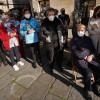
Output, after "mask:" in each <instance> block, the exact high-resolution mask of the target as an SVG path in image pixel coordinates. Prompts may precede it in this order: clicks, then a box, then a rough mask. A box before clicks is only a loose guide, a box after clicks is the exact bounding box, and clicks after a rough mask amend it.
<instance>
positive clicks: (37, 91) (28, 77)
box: [0, 30, 100, 100]
mask: <svg viewBox="0 0 100 100" xmlns="http://www.w3.org/2000/svg"><path fill="white" fill-rule="evenodd" d="M69 32H70V35H69V37H70V38H71V37H72V36H71V30H69ZM69 40H70V39H69ZM27 49H28V48H26V50H25V52H27ZM41 51H43V50H41ZM28 53H29V52H28ZM28 53H27V54H28ZM64 54H65V57H66V58H65V59H64V63H63V68H64V72H63V73H62V74H61V73H59V72H58V70H57V68H55V70H54V74H53V75H49V74H47V73H46V72H45V71H46V70H47V67H46V66H47V64H46V63H45V62H46V60H47V59H46V57H44V58H42V61H43V62H44V63H45V66H43V68H42V67H40V66H38V67H37V68H36V69H34V68H33V67H32V66H31V60H30V59H28V60H25V59H22V58H21V60H22V61H23V62H24V63H25V66H23V67H20V70H19V71H17V72H15V71H14V70H13V68H12V67H11V66H10V65H8V66H6V67H5V66H2V67H1V68H0V100H85V97H84V93H83V84H82V83H79V84H78V85H76V84H75V82H74V76H73V71H72V70H71V68H70V67H69V66H68V65H66V63H67V62H68V61H69V59H70V51H69V50H65V53H64ZM42 55H45V53H44V52H43V54H42ZM43 69H45V71H44V70H43ZM78 76H81V75H78ZM94 100H100V98H99V97H97V96H95V95H94Z"/></svg>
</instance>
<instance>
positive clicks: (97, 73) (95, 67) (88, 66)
mask: <svg viewBox="0 0 100 100" xmlns="http://www.w3.org/2000/svg"><path fill="white" fill-rule="evenodd" d="M83 65H84V66H83ZM78 69H79V71H80V72H81V74H82V76H83V78H84V87H85V88H86V89H87V90H89V91H91V89H92V87H91V77H92V73H91V70H92V71H93V74H94V79H95V83H94V84H95V85H97V84H100V64H99V63H97V62H96V61H91V62H90V63H88V62H86V61H84V63H82V67H81V66H80V67H78Z"/></svg>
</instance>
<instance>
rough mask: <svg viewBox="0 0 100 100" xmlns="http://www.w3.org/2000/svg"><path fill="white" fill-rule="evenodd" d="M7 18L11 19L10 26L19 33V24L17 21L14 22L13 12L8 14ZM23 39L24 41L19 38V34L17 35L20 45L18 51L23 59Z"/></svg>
mask: <svg viewBox="0 0 100 100" xmlns="http://www.w3.org/2000/svg"><path fill="white" fill-rule="evenodd" d="M9 17H10V19H11V21H10V22H11V24H13V25H14V26H15V27H16V28H17V30H18V32H19V33H20V22H19V21H18V20H16V17H15V15H14V13H13V12H12V13H10V14H9ZM23 39H24V37H23V36H21V34H20V35H19V43H20V48H19V50H20V54H21V57H25V55H24V46H23Z"/></svg>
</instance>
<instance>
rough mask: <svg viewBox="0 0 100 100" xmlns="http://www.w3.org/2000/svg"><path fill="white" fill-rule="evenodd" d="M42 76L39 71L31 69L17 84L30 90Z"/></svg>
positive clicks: (24, 73)
mask: <svg viewBox="0 0 100 100" xmlns="http://www.w3.org/2000/svg"><path fill="white" fill-rule="evenodd" d="M40 75H41V72H40V71H39V70H37V69H34V68H33V67H29V68H28V69H27V70H25V71H24V72H23V74H22V75H21V76H20V77H18V78H17V80H16V82H17V83H19V84H21V85H23V86H25V87H27V88H28V87H29V86H30V85H31V84H32V83H33V82H34V81H35V80H36V79H37V78H38V77H39V76H40Z"/></svg>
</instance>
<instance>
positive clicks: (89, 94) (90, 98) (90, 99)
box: [84, 89, 93, 100]
mask: <svg viewBox="0 0 100 100" xmlns="http://www.w3.org/2000/svg"><path fill="white" fill-rule="evenodd" d="M84 94H85V97H86V99H87V100H93V92H92V91H88V90H87V89H84Z"/></svg>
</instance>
